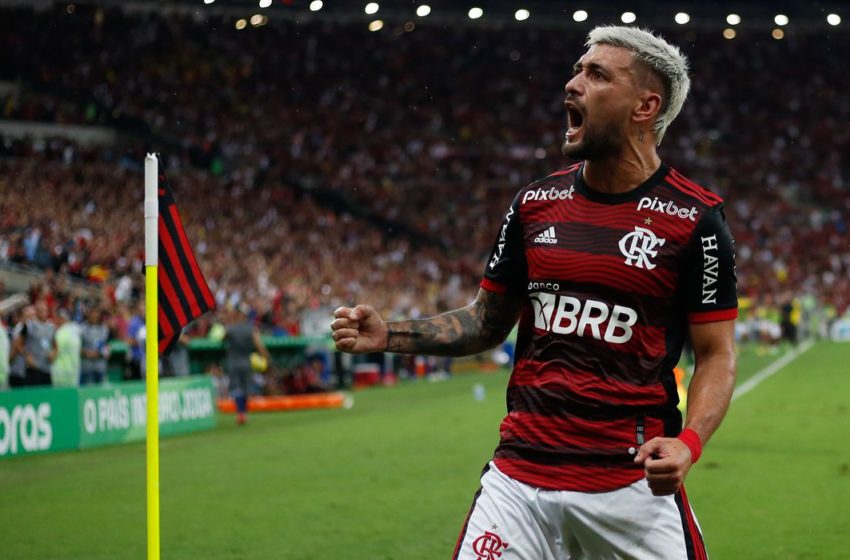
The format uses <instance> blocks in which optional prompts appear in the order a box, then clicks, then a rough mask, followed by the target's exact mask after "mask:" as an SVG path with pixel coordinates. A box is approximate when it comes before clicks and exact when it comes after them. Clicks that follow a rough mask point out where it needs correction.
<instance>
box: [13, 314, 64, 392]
mask: <svg viewBox="0 0 850 560" xmlns="http://www.w3.org/2000/svg"><path fill="white" fill-rule="evenodd" d="M30 317H32V318H30ZM55 332H56V328H55V327H54V326H53V324H52V323H50V317H49V314H48V309H47V302H46V301H45V300H43V299H41V300H38V301H37V302H36V303H35V305H34V317H33V312H25V314H24V316H23V320H22V322H21V323H20V324H19V325H18V327H16V329H15V333H14V338H13V342H12V347H13V350H12V357H13V359H14V357H15V356H18V355H20V356H22V357H23V361H24V379H23V385H27V386H38V385H51V384H52V380H51V376H50V364H51V362H52V361H53V359H54V358H55V357H56V350H55V348H54V346H53V336H54V334H55Z"/></svg>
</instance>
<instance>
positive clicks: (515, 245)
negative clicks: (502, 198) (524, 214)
mask: <svg viewBox="0 0 850 560" xmlns="http://www.w3.org/2000/svg"><path fill="white" fill-rule="evenodd" d="M527 278H528V266H527V264H526V260H525V247H524V243H523V238H522V224H521V223H520V219H519V194H517V196H516V197H515V198H514V200H513V203H511V207H510V208H509V209H508V212H507V214H505V219H504V220H503V221H502V226H501V228H500V229H499V234H498V236H497V237H496V242H495V243H494V244H493V249H492V250H491V251H490V258H489V259H488V260H487V265H486V267H485V268H484V278H483V279H482V280H481V287H482V288H483V289H485V290H487V291H490V292H496V293H500V294H507V295H510V296H517V297H518V296H522V295H524V294H525V292H526V289H525V286H526V282H527Z"/></svg>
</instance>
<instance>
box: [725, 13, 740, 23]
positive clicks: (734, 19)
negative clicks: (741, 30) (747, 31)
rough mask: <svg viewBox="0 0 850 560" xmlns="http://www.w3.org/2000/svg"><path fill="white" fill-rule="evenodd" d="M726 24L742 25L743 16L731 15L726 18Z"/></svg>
mask: <svg viewBox="0 0 850 560" xmlns="http://www.w3.org/2000/svg"><path fill="white" fill-rule="evenodd" d="M726 23H728V24H729V25H738V24H739V23H741V16H739V15H738V14H729V15H728V16H726Z"/></svg>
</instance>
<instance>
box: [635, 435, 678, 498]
mask: <svg viewBox="0 0 850 560" xmlns="http://www.w3.org/2000/svg"><path fill="white" fill-rule="evenodd" d="M635 463H637V464H639V465H643V469H644V473H646V481H647V482H648V483H649V489H650V490H652V494H653V495H655V496H669V495H670V494H675V493H676V492H677V491H678V490H679V488H681V487H682V483H684V482H685V477H686V476H687V475H688V471H689V470H691V450H690V449H689V448H688V446H687V445H685V443H684V442H683V441H682V440H680V439H678V438H663V437H657V438H652V439H651V440H649V441H648V442H646V443H644V444H643V445H642V446H641V448H640V450H639V451H638V454H637V456H636V457H635Z"/></svg>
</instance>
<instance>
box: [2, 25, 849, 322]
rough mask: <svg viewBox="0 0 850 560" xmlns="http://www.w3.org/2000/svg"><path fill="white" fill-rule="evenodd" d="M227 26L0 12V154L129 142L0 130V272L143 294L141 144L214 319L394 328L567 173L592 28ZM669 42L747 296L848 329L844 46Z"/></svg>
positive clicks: (687, 128)
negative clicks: (526, 194)
mask: <svg viewBox="0 0 850 560" xmlns="http://www.w3.org/2000/svg"><path fill="white" fill-rule="evenodd" d="M232 22H233V19H232V18H227V17H221V16H212V17H210V18H209V19H198V18H194V17H190V16H179V15H176V16H169V17H165V16H158V15H153V14H150V13H148V14H132V13H129V12H127V11H122V10H120V9H110V10H106V11H104V10H90V11H83V10H78V11H77V12H75V13H68V12H67V11H65V10H58V9H57V10H52V11H47V12H36V11H32V10H30V9H16V10H6V11H5V12H4V16H3V17H0V80H3V81H4V83H6V84H7V87H6V88H3V89H0V92H2V91H5V93H3V94H2V95H0V100H2V105H0V117H2V119H4V120H0V135H2V134H3V133H2V130H3V129H2V125H3V123H4V121H5V122H11V121H30V122H49V123H56V124H77V125H86V124H97V125H99V126H108V127H113V128H114V129H115V130H117V131H119V132H120V134H121V136H122V142H121V143H120V144H119V145H117V146H92V145H85V144H82V143H79V142H75V141H73V140H69V139H67V138H59V137H54V138H40V139H35V138H23V139H21V138H17V139H16V138H12V137H9V136H2V145H0V263H7V265H8V264H10V263H12V264H15V265H20V266H27V267H37V268H40V269H44V270H52V271H54V272H60V273H67V274H71V275H73V276H76V277H79V278H82V279H87V280H89V281H93V282H98V283H101V284H102V285H103V291H104V294H105V295H104V299H105V300H106V301H108V302H109V303H110V305H112V306H113V314H114V315H116V316H117V315H119V314H120V313H119V311H118V307H116V306H118V305H132V300H133V298H134V297H135V296H138V293H139V291H140V287H141V280H140V276H139V273H140V271H141V264H142V254H141V253H142V245H143V244H142V221H141V219H138V220H136V219H134V218H133V216H141V198H142V192H141V174H140V173H141V161H142V157H143V154H144V152H145V151H146V150H149V149H157V150H161V151H163V152H164V153H165V155H166V159H167V161H168V164H169V174H170V179H171V182H172V183H173V185H174V186H175V191H176V196H177V197H178V201H179V202H181V204H180V208H181V211H182V212H183V214H184V220H185V222H186V224H187V230H188V233H189V237H190V238H191V239H192V240H193V242H194V243H195V244H196V250H197V252H198V253H199V255H198V256H199V259H200V262H201V266H202V268H203V269H204V270H205V272H206V275H207V277H208V279H209V280H210V283H211V286H212V288H213V291H214V294H215V296H216V299H217V300H218V302H219V303H220V304H222V305H227V304H236V303H239V302H243V301H244V302H248V303H249V304H250V305H251V306H252V307H253V308H254V310H255V312H256V313H257V314H258V315H259V316H261V317H265V318H266V319H267V322H268V323H270V324H271V325H277V326H278V327H281V326H282V325H288V327H287V328H288V329H289V330H290V331H296V330H297V327H296V326H294V325H295V324H297V321H295V320H293V318H294V317H298V316H300V315H301V314H303V313H304V312H306V311H309V310H315V309H321V308H327V307H334V306H336V305H340V304H344V303H351V302H353V301H355V300H357V301H370V302H374V303H375V305H376V307H378V308H380V309H381V310H382V311H383V312H384V313H385V314H386V315H388V316H401V315H404V316H409V315H413V316H416V315H422V314H431V313H434V312H438V311H441V310H445V309H448V308H451V307H454V306H458V305H463V304H465V303H466V302H468V301H469V300H470V299H471V298H472V297H473V296H474V293H475V291H476V289H477V285H478V280H479V278H480V274H481V270H482V269H483V263H484V258H485V255H486V253H487V251H488V250H489V248H490V245H491V243H492V242H493V239H494V236H495V235H496V228H497V227H498V223H499V221H500V219H501V216H502V214H503V213H504V211H505V209H506V208H507V207H508V205H509V203H510V200H511V198H512V196H513V194H514V192H515V191H516V189H518V188H519V187H521V186H522V185H523V184H526V183H528V182H530V181H532V180H534V179H536V178H540V177H542V176H545V175H546V174H547V173H549V172H552V171H555V170H557V169H559V168H561V167H564V166H566V164H567V163H568V162H565V161H564V160H563V158H562V157H561V156H560V153H559V139H560V138H561V137H562V135H563V132H564V129H565V128H566V124H565V116H564V112H563V108H562V100H563V85H564V83H565V82H566V80H567V79H568V76H569V74H570V68H571V65H572V63H573V62H574V59H575V58H576V56H577V54H578V53H580V52H581V43H582V41H583V38H584V33H585V31H586V30H581V31H578V30H570V31H568V32H566V33H565V32H561V31H556V30H544V29H534V30H531V31H528V30H518V29H487V28H462V27H457V28H452V27H449V28H446V27H444V26H427V25H419V26H415V29H412V30H410V31H407V30H406V29H407V28H405V27H404V26H403V25H398V26H387V27H386V28H385V29H383V30H382V31H381V32H379V33H370V32H369V31H368V30H367V29H366V27H365V26H364V25H362V24H359V23H358V24H353V23H349V24H346V23H328V22H321V21H314V22H307V23H304V22H301V23H296V22H291V21H275V22H273V24H269V25H266V26H264V27H260V28H252V27H248V28H247V29H243V30H237V29H236V28H234V26H233V23H232ZM48 28H49V29H51V30H52V32H51V33H39V30H41V29H48ZM130 30H133V31H134V32H133V33H128V32H129V31H130ZM668 35H670V36H671V38H672V39H674V42H676V43H678V44H682V45H684V46H685V50H686V54H687V55H688V56H689V57H690V58H691V59H692V63H693V64H692V66H693V83H694V86H693V93H692V97H691V99H690V100H689V102H688V103H687V104H686V106H685V111H684V113H683V114H682V115H681V116H680V117H679V119H678V120H677V121H676V122H675V123H674V124H673V126H672V127H671V130H670V131H669V132H668V135H667V139H666V140H665V143H664V144H663V145H662V148H661V154H662V157H664V158H665V160H666V161H668V162H669V163H670V164H672V165H673V166H674V167H677V168H679V169H681V170H682V171H683V172H684V173H685V174H687V175H688V176H690V177H692V178H694V179H695V180H696V181H698V182H700V183H701V184H703V185H705V186H707V187H709V188H712V189H713V190H715V191H717V192H718V193H719V194H721V195H723V196H724V197H726V198H727V199H728V200H729V205H728V210H727V212H728V215H729V222H730V225H731V227H732V230H733V233H734V235H735V237H736V240H737V253H738V260H737V263H738V273H739V290H740V293H741V295H742V296H745V298H746V301H751V302H752V307H751V309H752V310H754V311H753V312H755V310H764V309H768V308H769V309H771V310H773V312H775V314H778V313H779V310H780V309H781V307H782V306H783V305H784V304H786V303H788V302H789V301H790V300H792V299H794V298H801V297H804V296H805V297H808V298H809V299H816V300H818V301H820V302H821V304H823V305H825V306H828V307H830V308H831V309H834V311H833V312H832V314H833V315H835V314H842V313H844V312H845V310H847V308H848V306H850V252H848V251H847V250H846V248H847V247H848V246H850V233H848V213H850V196H848V188H850V184H848V181H850V169H848V167H847V165H848V163H847V160H846V158H842V154H843V152H844V151H846V147H847V146H848V145H850V130H848V128H847V126H846V123H847V122H848V120H850V99H848V97H847V96H846V95H843V94H842V92H845V91H847V90H848V88H850V74H848V73H847V72H846V71H845V69H844V62H843V59H842V57H839V56H830V54H831V53H834V52H847V51H848V48H850V45H848V35H847V34H842V33H834V34H831V35H829V36H828V37H827V40H824V37H823V35H822V34H817V33H811V32H802V31H800V32H793V33H792V32H789V33H788V34H786V36H785V38H784V39H783V40H774V39H771V38H770V36H769V34H768V33H764V32H759V34H757V33H756V32H755V31H752V32H749V33H748V32H745V31H742V32H741V33H739V35H738V37H737V38H736V39H735V40H726V39H724V38H723V37H722V36H721V34H720V32H719V30H711V31H707V30H698V31H694V30H688V31H680V30H676V31H673V32H670V33H668ZM31 39H32V40H34V43H33V41H31ZM352 45H356V48H352ZM92 53H97V55H96V56H94V55H93V54H92ZM813 59H817V60H818V61H819V64H818V65H817V66H816V67H811V66H809V64H808V63H809V61H811V60H813ZM801 69H806V71H805V72H803V71H801ZM10 84H11V85H10ZM812 100H817V103H813V102H812ZM46 201H49V203H48V202H46Z"/></svg>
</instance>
